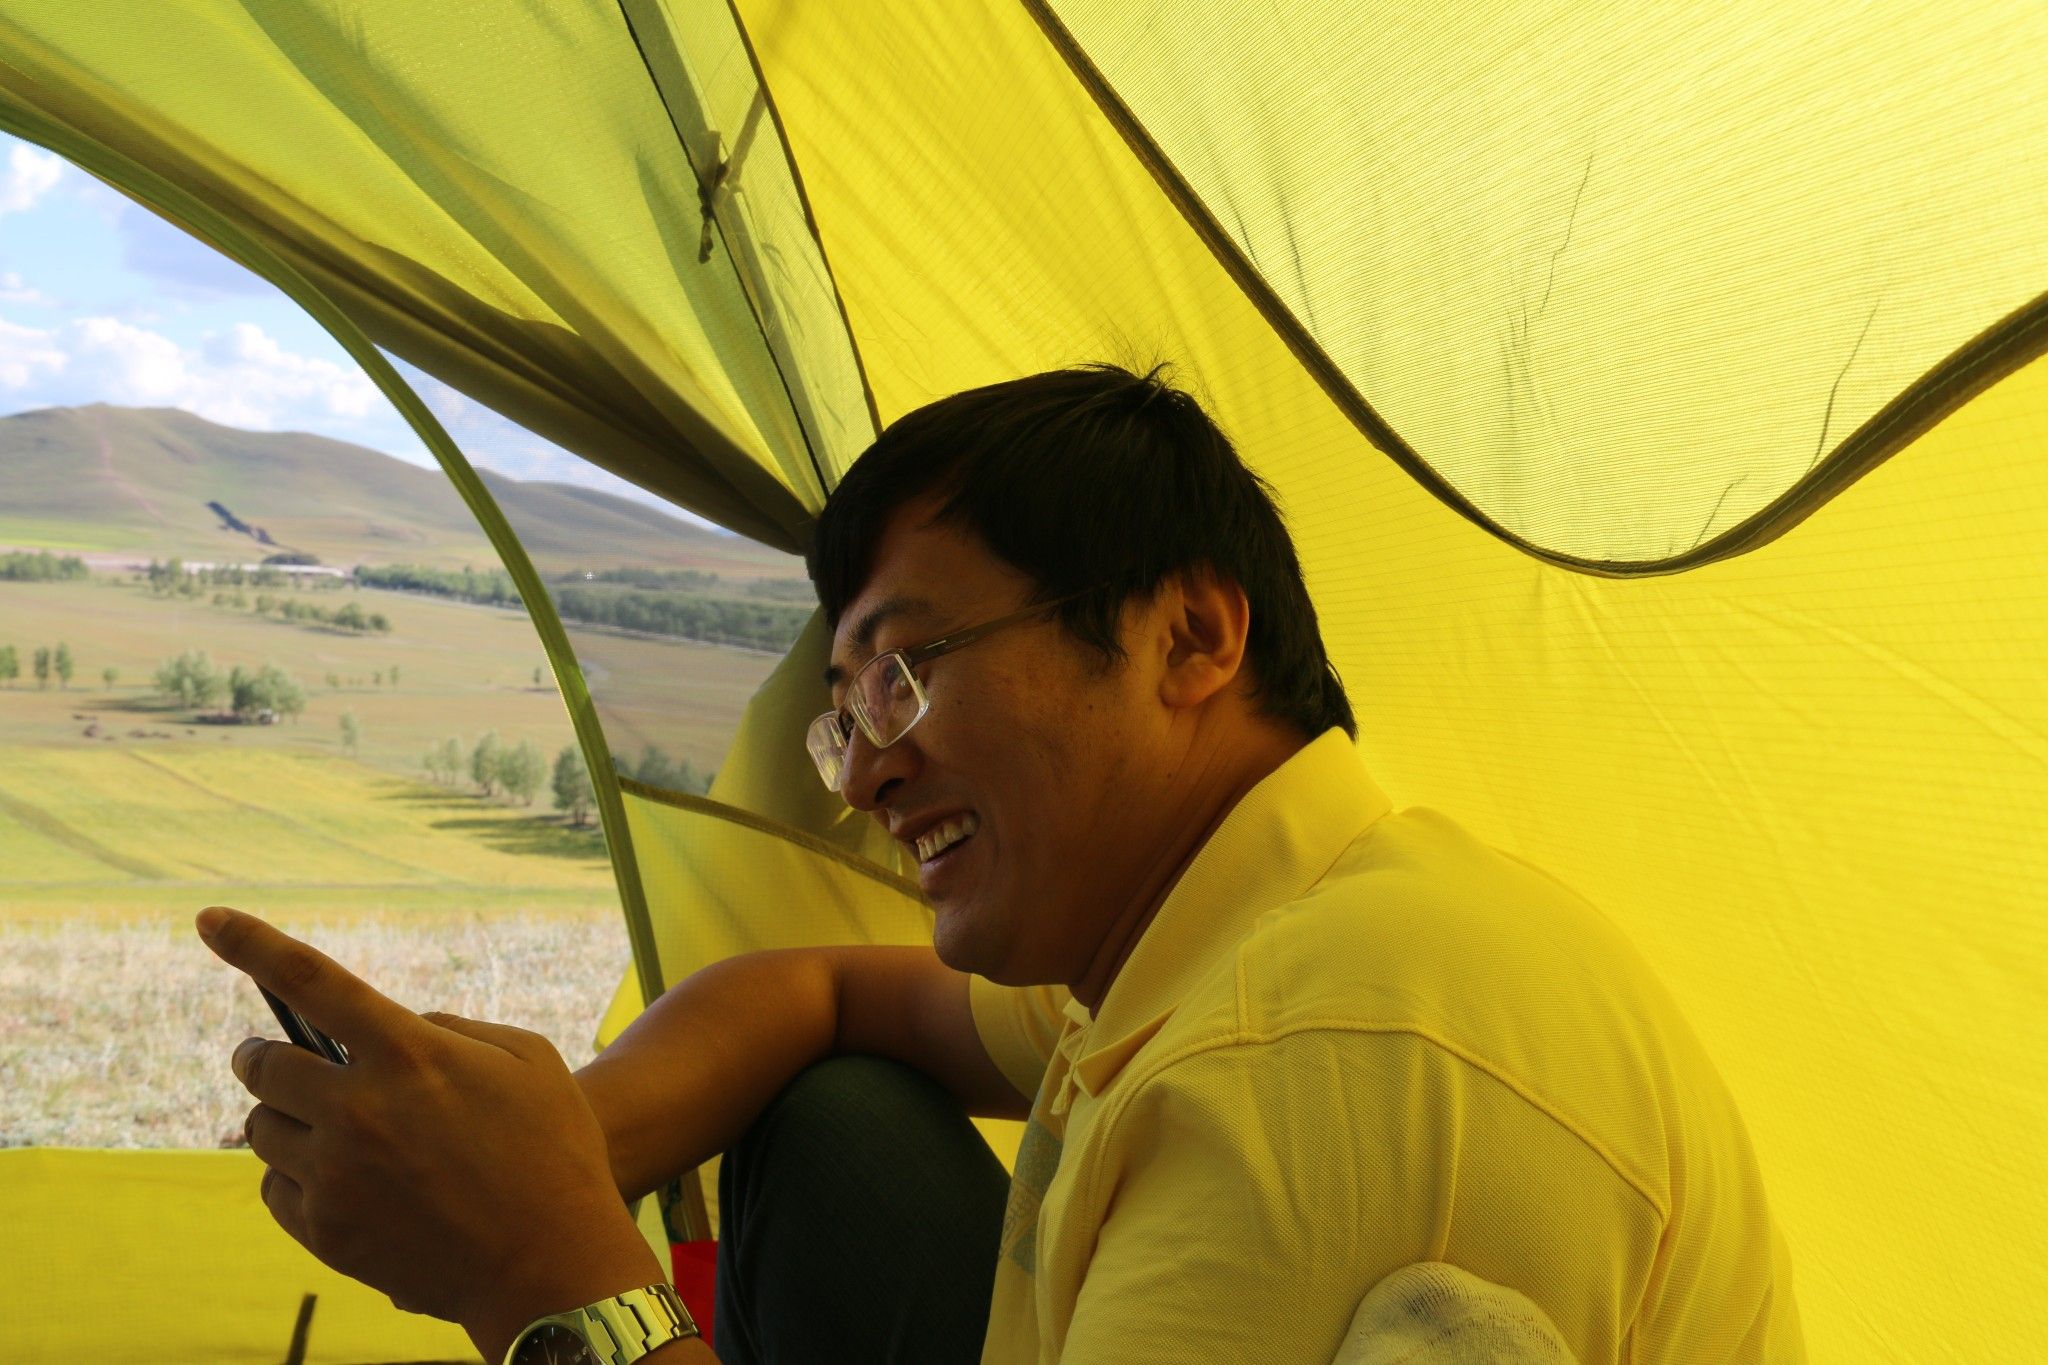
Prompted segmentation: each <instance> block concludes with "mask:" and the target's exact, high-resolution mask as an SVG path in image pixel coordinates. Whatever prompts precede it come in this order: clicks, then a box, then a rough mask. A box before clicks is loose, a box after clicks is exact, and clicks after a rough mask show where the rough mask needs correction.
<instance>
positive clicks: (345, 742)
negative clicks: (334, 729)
mask: <svg viewBox="0 0 2048 1365" xmlns="http://www.w3.org/2000/svg"><path fill="white" fill-rule="evenodd" d="M362 742H363V727H362V726H361V725H360V724H358V723H357V721H356V713H355V712H353V711H344V712H342V713H341V747H342V748H344V749H346V750H348V751H349V752H350V753H351V754H353V753H354V752H355V751H356V746H357V745H359V744H361V743H362Z"/></svg>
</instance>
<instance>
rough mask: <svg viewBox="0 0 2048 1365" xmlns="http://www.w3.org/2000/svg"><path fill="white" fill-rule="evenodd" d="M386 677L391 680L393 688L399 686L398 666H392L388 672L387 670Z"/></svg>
mask: <svg viewBox="0 0 2048 1365" xmlns="http://www.w3.org/2000/svg"><path fill="white" fill-rule="evenodd" d="M385 676H386V677H388V678H390V679H391V685H392V686H393V687H396V686H398V665H397V664H393V665H391V667H390V668H389V669H388V670H386V672H385Z"/></svg>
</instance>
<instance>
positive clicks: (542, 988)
mask: <svg viewBox="0 0 2048 1365" xmlns="http://www.w3.org/2000/svg"><path fill="white" fill-rule="evenodd" d="M195 909H196V907H195ZM266 918H269V919H271V920H272V921H273V922H275V923H277V924H279V925H280V926H281V927H283V928H285V929H286V930H288V931H289V932H291V933H293V934H294V935H296V936H298V937H300V938H303V939H305V940H306V941H307V942H309V943H312V944H314V945H316V946H318V947H319V948H320V949H321V951H323V952H325V953H326V954H327V955H328V956H330V957H332V958H334V959H335V960H336V961H337V962H340V963H341V964H342V965H343V966H345V967H347V968H348V969H349V970H350V971H352V972H354V973H355V974H356V975H357V976H360V977H362V978H363V979H364V980H366V981H368V982H370V983H371V984H372V985H374V986H376V987H377V988H378V989H379V990H381V991H383V992H384V993H385V994H386V995H388V996H390V997H392V998H393V999H395V1000H397V1001H398V1002H399V1003H401V1004H403V1005H405V1006H407V1007H408V1008H411V1009H414V1010H422V1011H424V1010H430V1009H435V1010H445V1011H447V1012H449V1013H451V1014H459V1015H463V1016H464V1017H466V1018H470V1019H493V1020H497V1021H499V1022H501V1023H508V1024H517V1025H519V1026H520V1027H521V1028H528V1029H532V1030H533V1031H534V1032H536V1033H539V1034H542V1035H544V1036H545V1037H547V1038H548V1039H549V1041H551V1042H553V1043H554V1045H555V1047H556V1049H557V1050H558V1051H559V1052H561V1054H562V1056H563V1058H564V1059H565V1060H566V1061H567V1062H568V1063H569V1065H570V1066H571V1067H578V1066H582V1065H583V1064H584V1063H586V1062H588V1061H589V1060H590V1058H591V1056H592V1055H593V1050H592V1048H591V1039H592V1037H593V1035H594V1034H595V1033H596V1031H597V1023H598V1020H599V1018H600V1017H601V1015H602V1014H603V1012H604V1007H605V1005H606V1004H607V1003H608V1002H609V1000H610V998H611V991H612V988H613V987H615V986H616V985H617V984H618V982H619V978H620V977H621V975H623V973H624V972H625V970H626V967H627V964H628V962H629V961H630V960H631V953H630V952H629V950H628V949H627V946H626V938H625V930H624V927H623V926H622V925H621V924H620V923H619V920H618V915H617V913H616V912H608V913H607V914H606V915H603V916H590V915H583V916H572V917H566V918H565V917H561V916H552V915H549V916H532V915H524V914H499V913H488V912H470V913H464V914H452V913H445V912H444V913H442V914H439V915H437V916H436V917H435V919H434V922H433V925H432V928H431V929H430V930H429V929H423V928H422V927H421V926H420V925H416V924H399V923H393V922H388V921H382V920H375V919H368V920H366V919H363V918H361V917H358V916H346V917H335V916H327V917H321V916H318V915H311V914H281V913H277V914H271V915H268V916H266ZM0 929H4V933H5V944H6V951H5V953H4V954H0V1024H4V1027H0V1077H4V1078H5V1082H4V1084H0V1147H10V1146H45V1145H47V1146H65V1147H183V1148H190V1147H229V1146H240V1145H242V1142H241V1128H242V1119H243V1117H244V1116H245V1115H246V1114H247V1113H248V1112H249V1108H250V1106H251V1105H252V1104H253V1103H254V1101H253V1100H251V1099H250V1097H249V1094H248V1092H247V1091H245V1090H243V1089H242V1087H241V1085H240V1083H239V1082H237V1081H236V1080H235V1078H234V1076H233V1074H232V1073H231V1072H230V1071H229V1070H228V1054H229V1053H230V1052H231V1051H233V1050H234V1046H235V1044H236V1043H239V1042H240V1041H241V1040H242V1039H244V1038H247V1037H250V1036H251V1035H262V1036H266V1037H271V1038H276V1037H279V1036H281V1032H280V1030H279V1029H278V1026H277V1021H276V1019H275V1018H273V1017H272V1016H271V1013H270V1010H269V1009H268V1008H267V1007H266V1006H265V1005H264V1003H263V998H262V997H261V996H259V995H258V994H257V993H256V988H255V987H254V986H252V985H251V984H250V983H249V980H248V978H247V977H244V976H243V975H241V974H240V973H239V972H236V971H234V970H232V969H231V968H229V967H227V966H226V965H225V964H223V963H222V962H221V961H220V959H218V958H216V957H215V956H214V955H213V954H212V953H211V952H209V951H208V950H207V949H206V947H205V946H204V945H203V944H201V943H200V942H199V939H198V937H197V936H196V935H194V934H193V932H192V912H184V913H181V914H179V915H176V916H167V917H165V918H164V919H163V920H161V921H159V922H154V923H149V924H115V923H77V922H59V921H42V922H22V923H15V924H10V925H6V926H0Z"/></svg>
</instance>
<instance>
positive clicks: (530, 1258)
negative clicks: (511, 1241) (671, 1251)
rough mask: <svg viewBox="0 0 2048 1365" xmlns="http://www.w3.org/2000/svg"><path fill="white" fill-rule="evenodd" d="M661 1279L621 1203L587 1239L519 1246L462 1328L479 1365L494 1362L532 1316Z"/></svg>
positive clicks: (655, 1261) (564, 1309)
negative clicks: (482, 1360) (474, 1350)
mask: <svg viewBox="0 0 2048 1365" xmlns="http://www.w3.org/2000/svg"><path fill="white" fill-rule="evenodd" d="M667 1281H668V1275H667V1274H666V1273H665V1272H664V1271H663V1270H662V1268H661V1262H660V1261H659V1259H657V1258H656V1256H655V1254H654V1249H653V1248H652V1247H650V1246H648V1245H647V1240H646V1238H644V1237H642V1236H641V1235H640V1229H639V1227H638V1226H636V1225H635V1224H634V1222H633V1220H632V1219H631V1218H629V1217H627V1216H626V1214H625V1210H624V1208H623V1206H622V1207H621V1208H620V1210H619V1212H618V1214H617V1215H616V1217H615V1218H607V1219H605V1220H604V1222H603V1224H602V1225H601V1226H600V1225H595V1224H594V1225H593V1227H592V1231H591V1234H590V1236H588V1237H587V1238H583V1239H578V1240H577V1241H575V1242H573V1243H572V1242H569V1241H567V1240H558V1241H554V1242H550V1243H539V1244H536V1245H533V1246H531V1247H528V1248H525V1249H523V1251H522V1253H521V1254H520V1255H518V1256H516V1257H514V1258H512V1259H511V1260H510V1261H509V1262H508V1263H507V1266H506V1269H505V1271H504V1273H503V1274H502V1275H501V1276H500V1278H499V1279H498V1281H497V1282H496V1284H494V1286H493V1289H492V1292H491V1293H489V1294H488V1295H486V1296H485V1298H484V1300H483V1301H482V1302H481V1303H479V1304H478V1305H477V1307H476V1309H475V1310H474V1311H472V1312H470V1313H468V1314H466V1315H464V1317H463V1319H462V1329H463V1330H464V1331H465V1332H467V1333H469V1339H470V1341H471V1342H472V1343H473V1344H474V1345H475V1346H476V1349H477V1351H478V1353H479V1354H480V1355H482V1356H483V1358H484V1362H485V1365H499V1362H500V1361H502V1360H504V1358H505V1353H506V1352H507V1351H509V1350H510V1349H511V1348H512V1343H513V1342H514V1341H515V1340H516V1339H517V1338H518V1336H519V1333H520V1332H521V1331H523V1330H524V1329H525V1328H526V1326H527V1325H528V1324H529V1323H531V1322H533V1321H534V1320H535V1319H537V1318H543V1317H546V1316H547V1315H549V1314H550V1313H567V1312H571V1311H573V1310H575V1309H578V1308H581V1307H583V1306H584V1305H585V1304H591V1303H596V1302H597V1301H598V1300H600V1299H608V1298H610V1297H612V1296H613V1295H614V1294H622V1293H624V1292H625V1291H627V1290H629V1289H644V1288H646V1287H647V1286H648V1285H651V1284H655V1283H657V1282H659V1283H666V1282H667Z"/></svg>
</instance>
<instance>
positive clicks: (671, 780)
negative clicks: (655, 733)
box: [633, 744, 683, 791]
mask: <svg viewBox="0 0 2048 1365" xmlns="http://www.w3.org/2000/svg"><path fill="white" fill-rule="evenodd" d="M633 776H634V777H636V778H638V779H639V780H640V781H642V782H645V783H646V784H647V785H648V786H650V787H664V788H666V789H668V790H669V791H681V790H682V787H681V786H679V785H678V784H679V783H680V782H681V780H682V776H683V774H682V770H681V769H679V768H677V767H676V763H675V760H674V759H672V758H670V757H669V756H668V755H667V754H666V753H664V752H662V751H661V750H660V749H657V748H655V747H654V746H653V745H652V744H650V745H648V746H647V747H646V748H644V749H642V750H641V751H640V766H639V767H637V768H635V769H634V770H633Z"/></svg>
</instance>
